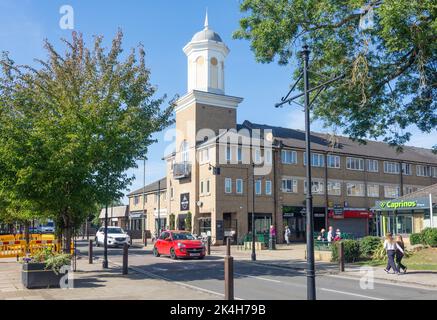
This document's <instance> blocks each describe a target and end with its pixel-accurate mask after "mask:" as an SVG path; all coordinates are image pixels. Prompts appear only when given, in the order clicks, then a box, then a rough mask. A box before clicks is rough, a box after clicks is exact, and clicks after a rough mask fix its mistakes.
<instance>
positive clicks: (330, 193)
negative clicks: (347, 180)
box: [326, 180, 341, 196]
mask: <svg viewBox="0 0 437 320" xmlns="http://www.w3.org/2000/svg"><path fill="white" fill-rule="evenodd" d="M333 185H335V186H336V187H337V188H333ZM338 187H339V188H338ZM326 189H327V190H328V195H330V196H341V182H340V181H332V180H328V187H327V188H326ZM334 190H338V193H337V192H333V191H334Z"/></svg>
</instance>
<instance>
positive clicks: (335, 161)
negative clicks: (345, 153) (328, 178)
mask: <svg viewBox="0 0 437 320" xmlns="http://www.w3.org/2000/svg"><path fill="white" fill-rule="evenodd" d="M327 161H328V167H329V168H340V157H339V156H333V155H331V154H330V155H328V157H327Z"/></svg>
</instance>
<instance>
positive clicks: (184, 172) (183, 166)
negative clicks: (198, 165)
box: [173, 162, 191, 179]
mask: <svg viewBox="0 0 437 320" xmlns="http://www.w3.org/2000/svg"><path fill="white" fill-rule="evenodd" d="M190 175H191V163H189V162H181V163H174V164H173V178H174V179H184V178H188V177H189V176H190Z"/></svg>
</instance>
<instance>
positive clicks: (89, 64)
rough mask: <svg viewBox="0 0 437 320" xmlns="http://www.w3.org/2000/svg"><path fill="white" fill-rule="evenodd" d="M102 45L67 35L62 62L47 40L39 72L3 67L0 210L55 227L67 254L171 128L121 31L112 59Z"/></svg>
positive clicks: (140, 58)
mask: <svg viewBox="0 0 437 320" xmlns="http://www.w3.org/2000/svg"><path fill="white" fill-rule="evenodd" d="M102 40H103V39H102V37H96V38H95V40H94V45H93V47H92V48H91V49H89V48H87V47H86V46H85V44H84V40H83V37H82V35H80V34H79V35H78V34H76V33H73V35H72V41H71V42H69V41H67V40H64V43H65V44H66V48H67V50H66V52H65V54H61V53H59V52H57V51H56V50H55V48H54V46H53V45H52V44H50V43H49V42H47V41H46V43H45V48H46V49H47V53H48V58H47V60H46V61H42V60H39V63H40V67H39V68H33V67H30V66H24V67H17V66H16V65H15V64H14V63H13V61H12V60H11V59H10V58H9V57H8V56H7V55H6V54H4V55H3V58H2V59H1V60H0V64H1V67H2V71H3V72H2V73H1V76H0V116H1V117H0V167H1V168H2V169H4V170H2V172H1V173H0V199H3V200H0V201H3V202H4V203H6V208H7V209H6V210H9V211H10V212H12V211H13V212H14V213H15V214H16V215H17V216H23V215H24V216H25V217H26V215H29V213H30V214H33V215H37V216H41V215H44V216H46V217H50V218H53V219H54V220H55V223H56V224H57V226H58V227H60V228H61V229H62V232H63V236H64V241H65V244H66V246H65V248H66V247H67V245H68V244H69V243H70V239H71V233H72V230H73V229H75V228H76V229H77V228H78V227H79V226H80V225H81V224H82V223H83V222H84V219H85V218H86V217H88V216H89V215H90V214H92V213H93V212H95V211H96V204H102V203H103V204H110V203H111V202H112V201H113V200H115V199H119V198H120V197H121V196H122V193H121V191H122V190H123V189H125V188H126V187H127V186H128V185H129V184H130V183H131V180H132V178H133V177H130V176H128V175H127V174H126V170H127V169H129V168H132V167H136V161H135V160H136V159H138V158H141V157H145V156H146V154H147V148H148V146H149V145H150V144H152V143H153V142H154V140H153V139H152V134H153V133H155V132H157V131H161V130H162V129H163V128H165V127H166V126H167V125H169V124H170V123H171V121H172V120H171V113H172V110H173V103H172V102H170V103H169V105H168V106H167V107H165V108H163V109H161V105H162V104H163V103H165V100H166V97H165V96H163V97H161V98H154V96H155V94H156V88H155V87H153V86H152V85H151V84H150V71H149V70H148V69H147V68H146V65H145V53H144V49H143V47H142V46H140V47H139V48H138V50H135V49H132V51H131V52H130V53H129V54H128V55H127V56H126V57H125V58H124V59H121V53H122V33H121V31H120V32H119V33H118V34H117V36H116V37H115V38H114V40H113V41H112V46H111V48H110V49H109V50H108V51H105V50H104V48H103V47H102ZM66 250H67V248H66Z"/></svg>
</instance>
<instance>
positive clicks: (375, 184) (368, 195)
mask: <svg viewBox="0 0 437 320" xmlns="http://www.w3.org/2000/svg"><path fill="white" fill-rule="evenodd" d="M371 187H376V190H377V192H376V193H371V192H369V190H370V188H371ZM367 197H369V198H379V184H377V183H368V184H367Z"/></svg>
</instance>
